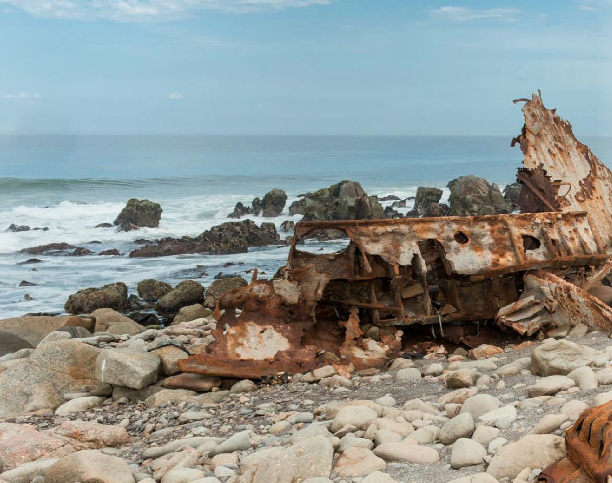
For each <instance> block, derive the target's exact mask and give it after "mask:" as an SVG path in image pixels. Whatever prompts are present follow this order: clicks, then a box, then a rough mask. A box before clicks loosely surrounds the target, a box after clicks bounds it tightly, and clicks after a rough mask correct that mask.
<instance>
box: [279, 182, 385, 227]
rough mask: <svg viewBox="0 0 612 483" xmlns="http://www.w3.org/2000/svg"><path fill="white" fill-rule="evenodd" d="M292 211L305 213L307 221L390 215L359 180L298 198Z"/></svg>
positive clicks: (342, 183) (371, 217) (369, 218)
mask: <svg viewBox="0 0 612 483" xmlns="http://www.w3.org/2000/svg"><path fill="white" fill-rule="evenodd" d="M289 214H291V215H304V218H303V220H304V221H315V220H371V219H383V218H386V216H385V212H384V210H383V207H382V206H381V204H380V203H379V202H378V199H377V198H376V197H375V196H368V195H367V193H366V192H365V191H364V189H363V188H362V186H361V184H360V183H359V182H357V181H349V180H344V181H341V182H340V183H337V184H334V185H331V186H330V187H329V188H323V189H320V190H318V191H315V192H314V193H307V194H306V195H305V196H304V197H303V198H302V199H300V200H298V201H294V202H293V203H292V204H291V206H290V207H289Z"/></svg>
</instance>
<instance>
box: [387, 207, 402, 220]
mask: <svg viewBox="0 0 612 483" xmlns="http://www.w3.org/2000/svg"><path fill="white" fill-rule="evenodd" d="M385 216H386V217H387V218H394V219H399V218H404V216H403V215H402V214H401V213H400V212H399V211H397V210H395V209H393V207H392V206H387V207H386V208H385Z"/></svg>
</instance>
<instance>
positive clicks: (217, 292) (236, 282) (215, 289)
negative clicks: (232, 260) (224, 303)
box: [204, 277, 248, 309]
mask: <svg viewBox="0 0 612 483" xmlns="http://www.w3.org/2000/svg"><path fill="white" fill-rule="evenodd" d="M247 285H248V282H247V281H246V280H245V279H244V278H242V277H225V278H221V279H219V280H215V281H214V282H213V283H211V284H210V286H209V287H208V289H206V298H205V299H204V306H205V307H208V308H211V309H214V308H215V305H217V302H218V301H219V299H220V298H221V297H222V296H223V294H224V293H225V292H228V291H230V290H233V289H235V288H239V287H246V286H247Z"/></svg>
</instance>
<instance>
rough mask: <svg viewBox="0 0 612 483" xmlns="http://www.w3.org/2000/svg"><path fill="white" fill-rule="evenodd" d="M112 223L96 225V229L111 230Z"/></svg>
mask: <svg viewBox="0 0 612 483" xmlns="http://www.w3.org/2000/svg"><path fill="white" fill-rule="evenodd" d="M112 227H113V224H112V223H99V224H97V225H96V228H112Z"/></svg>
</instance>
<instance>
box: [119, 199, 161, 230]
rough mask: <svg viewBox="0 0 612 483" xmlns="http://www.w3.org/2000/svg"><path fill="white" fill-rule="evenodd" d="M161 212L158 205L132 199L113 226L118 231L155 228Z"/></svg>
mask: <svg viewBox="0 0 612 483" xmlns="http://www.w3.org/2000/svg"><path fill="white" fill-rule="evenodd" d="M162 211H163V210H162V207H161V205H160V204H159V203H155V202H153V201H149V200H137V199H136V198H132V199H131V200H129V201H128V202H127V205H126V206H125V208H123V210H121V213H119V216H117V219H116V220H115V221H114V225H115V226H117V227H118V228H119V231H131V230H137V229H138V228H142V227H147V228H157V227H158V226H159V220H161V215H162Z"/></svg>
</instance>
